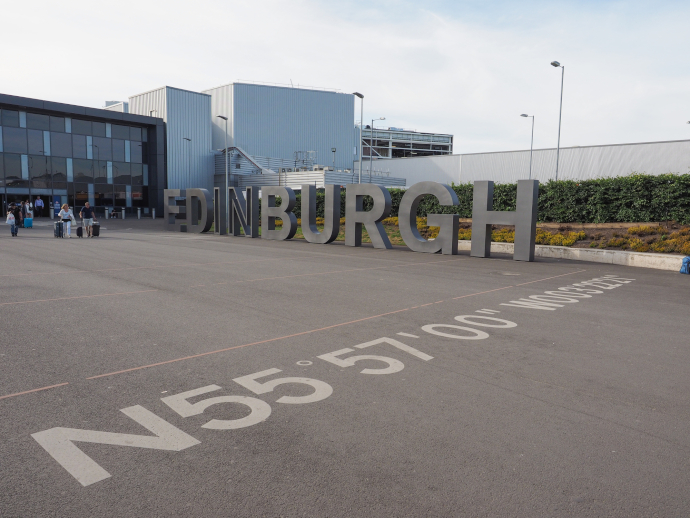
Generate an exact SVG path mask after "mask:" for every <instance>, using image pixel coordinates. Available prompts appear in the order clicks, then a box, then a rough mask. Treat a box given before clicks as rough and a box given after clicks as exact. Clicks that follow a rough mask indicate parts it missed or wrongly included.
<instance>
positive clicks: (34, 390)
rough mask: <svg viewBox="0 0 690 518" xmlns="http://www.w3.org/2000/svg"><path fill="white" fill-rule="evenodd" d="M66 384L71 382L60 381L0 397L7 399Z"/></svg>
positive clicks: (0, 397)
mask: <svg viewBox="0 0 690 518" xmlns="http://www.w3.org/2000/svg"><path fill="white" fill-rule="evenodd" d="M65 385H69V383H58V384H57V385H50V386H49V387H41V388H37V389H31V390H25V391H24V392H15V393H14V394H7V395H6V396H0V399H7V398H10V397H16V396H22V395H24V394H31V393H32V392H39V391H41V390H48V389H53V388H57V387H64V386H65Z"/></svg>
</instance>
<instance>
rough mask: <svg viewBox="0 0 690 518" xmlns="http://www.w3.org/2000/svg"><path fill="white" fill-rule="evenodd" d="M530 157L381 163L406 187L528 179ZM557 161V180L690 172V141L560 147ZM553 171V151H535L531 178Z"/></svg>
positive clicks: (526, 153) (552, 174)
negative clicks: (403, 179) (431, 183)
mask: <svg viewBox="0 0 690 518" xmlns="http://www.w3.org/2000/svg"><path fill="white" fill-rule="evenodd" d="M529 155H530V152H529V150H526V151H506V152H499V153H477V154H467V155H450V156H439V157H419V158H399V159H392V160H386V161H385V166H386V168H387V169H388V170H389V171H390V173H391V175H392V176H398V177H402V178H406V179H407V185H412V184H414V183H417V182H420V181H424V180H432V181H436V182H441V183H451V182H455V183H466V182H474V181H475V180H493V181H494V182H496V183H515V182H516V181H517V180H520V179H526V178H528V177H529ZM559 162H560V163H559V167H558V178H559V180H588V179H593V178H613V177H616V176H628V175H630V174H632V173H646V174H651V175H660V174H667V173H680V174H687V173H689V172H690V140H676V141H669V142H645V143H640V144H620V145H610V146H587V147H570V148H561V152H560V160H559ZM366 165H367V164H364V166H365V168H364V169H365V170H366ZM555 174H556V149H555V148H553V149H536V150H534V152H533V157H532V178H534V179H537V180H539V181H540V182H547V181H549V180H550V179H553V178H554V177H555ZM363 176H364V175H363Z"/></svg>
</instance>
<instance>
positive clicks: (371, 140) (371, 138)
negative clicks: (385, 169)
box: [369, 117, 386, 183]
mask: <svg viewBox="0 0 690 518" xmlns="http://www.w3.org/2000/svg"><path fill="white" fill-rule="evenodd" d="M385 120H386V118H385V117H379V118H378V119H371V129H370V130H369V183H371V163H372V161H373V159H372V153H373V152H374V121H385Z"/></svg>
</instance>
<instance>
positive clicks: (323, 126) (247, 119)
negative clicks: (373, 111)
mask: <svg viewBox="0 0 690 518" xmlns="http://www.w3.org/2000/svg"><path fill="white" fill-rule="evenodd" d="M232 86H233V93H232V97H231V99H230V97H229V96H228V95H227V94H223V95H224V96H225V98H226V100H225V101H223V102H225V103H228V102H230V101H231V102H232V108H233V117H232V122H233V124H232V135H233V144H234V145H235V146H238V147H241V148H243V149H244V150H245V151H246V152H247V153H249V154H251V155H254V156H265V157H275V158H283V159H287V160H290V159H292V158H293V156H294V155H293V154H294V152H295V151H316V152H317V158H316V162H317V163H319V164H323V165H333V154H332V153H331V148H336V157H335V166H336V168H339V169H349V168H351V167H352V162H353V158H354V155H353V149H354V147H355V138H354V135H353V131H352V126H353V123H354V96H353V95H351V94H341V93H335V92H327V91H319V90H306V89H299V88H286V87H278V86H265V85H253V84H245V83H235V84H234V85H232ZM214 91H216V92H217V89H216V90H214ZM209 92H210V93H212V94H213V95H214V97H215V96H217V95H220V92H217V93H213V92H211V91H209ZM218 109H219V110H220V109H221V101H220V100H219V101H218ZM223 109H224V108H223ZM213 115H214V117H215V115H216V113H214V114H213ZM216 143H217V142H216V141H214V145H215V144H216ZM222 146H223V144H222V143H221V144H220V147H221V148H222Z"/></svg>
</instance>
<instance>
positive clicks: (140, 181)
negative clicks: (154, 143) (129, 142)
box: [130, 164, 144, 185]
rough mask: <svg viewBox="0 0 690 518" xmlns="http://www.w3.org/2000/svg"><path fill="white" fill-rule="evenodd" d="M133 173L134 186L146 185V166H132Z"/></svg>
mask: <svg viewBox="0 0 690 518" xmlns="http://www.w3.org/2000/svg"><path fill="white" fill-rule="evenodd" d="M130 166H131V171H132V185H144V166H143V165H141V164H130Z"/></svg>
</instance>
